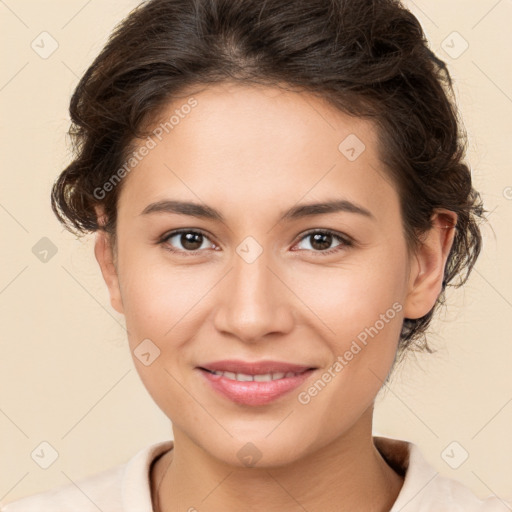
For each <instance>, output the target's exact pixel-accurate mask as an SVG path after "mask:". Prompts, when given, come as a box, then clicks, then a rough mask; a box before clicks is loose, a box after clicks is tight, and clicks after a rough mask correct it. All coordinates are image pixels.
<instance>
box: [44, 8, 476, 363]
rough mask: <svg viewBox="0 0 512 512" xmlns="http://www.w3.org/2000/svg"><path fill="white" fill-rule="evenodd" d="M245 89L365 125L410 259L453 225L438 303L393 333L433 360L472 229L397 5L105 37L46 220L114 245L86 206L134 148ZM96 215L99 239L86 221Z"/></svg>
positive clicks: (444, 84)
mask: <svg viewBox="0 0 512 512" xmlns="http://www.w3.org/2000/svg"><path fill="white" fill-rule="evenodd" d="M223 81H241V82H254V83H259V84H264V85H270V86H275V87H277V86H282V85H283V84H284V85H285V86H287V87H289V88H290V89H292V88H293V89H295V90H297V91H306V92H309V93H314V94H316V95H318V96H319V97H321V98H324V99H326V100H327V101H328V102H330V104H332V105H333V106H335V107H336V108H338V109H339V110H341V111H343V112H345V113H348V114H351V115H355V116H361V117H366V118H369V119H371V120H372V121H373V122H375V124H376V126H377V127H378V129H379V146H380V147H379V150H380V156H381V159H382V161H383V163H384V164H385V166H386V167H387V169H388V170H389V173H390V175H391V176H392V178H393V180H394V182H395V184H396V186H397V189H398V191H399V193H400V198H401V209H402V216H403V228H404V233H405V236H406V239H407V242H408V246H409V247H410V248H411V247H412V248H414V247H416V244H418V243H420V241H419V235H420V234H421V233H423V232H425V230H427V229H428V228H429V227H430V226H431V216H432V214H433V212H434V210H435V209H436V208H445V209H448V210H451V211H453V212H455V213H456V214H457V215H458V222H457V225H456V228H455V230H456V231H455V239H454V243H453V246H452V249H451V252H450V255H449V258H448V261H447V265H446V269H445V275H444V281H443V290H442V292H441V294H440V296H439V298H438V300H437V302H436V304H435V306H434V307H433V308H432V310H431V311H430V312H429V313H428V314H427V315H425V316H424V317H422V318H419V319H405V320H404V323H403V327H402V332H401V337H400V344H399V349H398V352H397V354H398V355H399V356H401V355H402V354H403V353H405V350H406V349H408V348H409V349H411V350H417V351H427V352H430V353H431V352H433V350H432V349H431V348H430V347H429V346H428V343H427V340H426V337H425V332H426V329H427V327H428V325H429V323H430V321H431V318H432V316H433V313H434V310H435V309H436V307H437V306H438V305H439V304H442V303H444V291H445V286H446V285H448V284H449V283H452V285H454V286H461V285H462V284H463V283H464V282H465V281H466V280H467V278H468V276H469V273H470V271H471V269H472V267H473V265H474V263H475V261H476V259H477V257H478V254H479V252H480V248H481V234H480V230H479V227H478V221H479V220H480V219H483V218H484V209H483V207H482V204H481V200H480V196H479V194H478V193H477V192H476V191H475V190H474V189H473V187H472V182H471V173H470V170H469V168H468V166H467V165H466V164H465V163H464V162H463V158H464V154H465V146H466V137H465V133H464V130H463V127H462V123H461V121H460V120H459V118H458V117H459V116H458V111H457V108H456V105H455V101H454V99H453V90H452V82H451V78H450V74H449V72H448V70H447V68H446V65H445V64H444V62H443V61H441V60H440V59H439V58H438V57H436V56H435V55H434V53H433V52H432V51H431V50H430V49H429V47H428V42H427V40H426V37H425V35H424V32H423V30H422V28H421V25H420V23H419V21H418V20H417V19H416V18H415V17H414V15H413V14H412V13H411V12H409V11H408V10H407V9H406V8H405V7H404V6H403V5H402V4H401V3H400V2H399V1H396V0H288V1H286V2H284V1H282V0H149V1H146V2H143V3H142V4H140V5H139V6H138V7H137V8H135V9H134V10H133V11H132V12H131V13H130V14H129V15H128V16H127V17H126V18H125V19H124V20H123V21H122V22H121V23H119V24H118V25H117V26H116V28H115V29H114V31H113V33H112V34H111V36H110V38H109V40H108V43H107V44H106V46H105V47H104V48H103V50H102V51H101V53H100V54H99V55H98V56H97V57H96V59H95V60H94V62H93V63H92V65H91V66H90V67H89V69H88V70H87V71H86V73H85V74H84V76H83V77H82V78H81V80H80V82H79V83H78V85H77V87H76V90H75V91H74V93H73V96H72V98H71V103H70V115H71V120H72V124H71V127H70V130H69V134H70V136H71V140H72V143H73V149H74V154H75V158H74V160H73V161H72V162H71V163H70V164H69V166H68V167H67V168H66V169H65V170H64V171H63V172H62V173H61V174H60V176H59V177H58V179H57V180H56V182H55V184H54V186H53V190H52V197H51V199H52V208H53V211H54V212H55V214H56V215H57V217H58V219H59V220H60V221H61V222H62V223H63V224H64V225H65V227H67V228H68V229H69V230H70V231H74V232H75V233H85V232H88V231H89V232H92V231H96V230H98V229H104V230H106V231H107V233H108V234H109V235H110V237H111V241H112V243H113V244H114V245H115V231H116V230H115V227H116V207H117V198H118V197H119V193H120V191H121V189H122V184H123V182H122V181H121V182H120V184H119V186H116V187H112V190H111V191H109V193H108V194H103V196H102V197H98V193H97V192H96V193H95V191H97V190H99V189H102V190H104V189H103V188H102V187H103V186H104V184H105V183H107V182H108V181H109V180H111V179H112V176H113V173H114V172H115V171H116V170H118V169H120V168H121V167H122V166H123V164H124V163H125V162H126V159H127V158H128V157H129V154H130V150H131V148H132V147H133V146H132V144H133V141H134V139H135V138H137V137H139V138H141V137H144V136H146V135H147V132H145V131H144V128H145V127H147V126H149V125H150V124H151V121H152V120H154V119H155V118H156V116H158V114H159V113H160V112H162V111H163V109H164V107H165V106H166V105H167V104H168V103H169V102H170V101H173V100H174V99H175V98H177V97H179V95H180V94H182V93H183V91H184V90H187V89H190V87H192V86H199V87H201V86H204V87H206V86H208V84H212V83H216V82H223ZM96 205H102V206H103V208H104V211H105V216H106V223H105V225H99V224H98V219H97V217H96V213H95V210H94V207H95V206H96Z"/></svg>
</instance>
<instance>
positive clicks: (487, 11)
mask: <svg viewBox="0 0 512 512" xmlns="http://www.w3.org/2000/svg"><path fill="white" fill-rule="evenodd" d="M136 4H137V2H136V1H129V0H116V1H109V2H105V1H103V2H100V1H98V0H95V1H94V0H92V1H91V0H89V1H87V0H67V1H56V0H52V1H45V2H41V1H38V0H19V1H14V0H6V1H5V2H4V1H2V2H0V19H1V21H0V23H1V25H0V34H1V38H2V56H3V63H2V66H1V71H0V105H1V119H2V123H1V141H2V166H1V173H2V176H1V188H0V225H1V235H2V244H1V255H2V265H1V266H0V311H1V318H2V320H1V322H2V323H1V326H2V327H1V341H0V347H1V357H0V447H1V455H0V461H1V462H0V500H2V501H5V502H8V501H12V500H14V499H17V498H19V497H22V496H25V495H28V494H31V493H33V492H36V491H41V490H44V489H48V488H50V487H53V486H56V485H60V484H64V483H67V482H69V481H77V480H78V479H80V478H81V477H84V476H86V475H89V474H92V473H95V472H97V471H100V470H102V469H105V468H108V467H111V466H113V465H114V464H118V463H121V462H124V461H126V460H127V459H128V458H129V457H131V456H132V455H133V454H135V452H136V451H138V450H139V449H141V448H143V447H144V446H146V445H148V444H149V443H153V442H156V441H159V440H163V439H167V438H168V437H169V436H170V428H169V426H168V423H167V420H166V418H165V417H164V415H163V414H162V413H161V411H160V410H159V409H158V408H157V406H156V405H154V403H153V402H152V400H151V398H150V397H149V395H148V394H147V392H146V391H145V389H144V388H143V386H142V384H141V382H140V380H139V378H138V375H137V373H136V371H135V369H134V367H133V364H132V361H131V358H130V354H129V352H128V350H127V347H126V342H125V331H124V329H123V318H122V317H121V316H120V315H118V314H117V313H116V312H115V311H114V310H113V309H112V308H111V307H110V304H109V300H108V295H107V291H106V287H105V285H104V283H103V281H102V279H101V274H100V272H99V268H98V267H97V264H96V261H95V259H94V254H93V245H92V244H93V240H94V238H93V236H89V237H88V238H85V239H83V240H81V241H80V240H76V239H75V238H74V237H73V236H72V235H70V234H69V233H67V232H66V231H63V229H62V227H61V226H60V225H59V224H58V223H57V221H56V219H55V218H54V216H53V213H52V212H51V209H50V203H49V192H50V187H51V184H52V182H53V180H54V179H55V178H56V176H57V174H58V173H59V172H60V170H61V169H62V168H63V167H64V166H65V164H66V162H68V160H69V156H70V155H69V147H68V146H67V138H66V136H65V133H66V130H67V128H68V121H69V118H68V113H67V107H68V103H69V98H70V95H71V93H72V91H73V88H74V87H75V85H76V83H77V81H78V77H79V76H81V74H82V73H83V72H84V71H85V70H86V68H87V66H88V65H89V64H90V63H91V62H92V60H93V58H94V57H95V56H96V54H97V53H98V52H99V50H100V49H101V47H102V46H103V44H104V43H105V42H106V38H107V36H108V34H109V33H110V31H111V30H112V28H113V27H114V25H115V24H116V23H117V22H118V21H119V20H121V18H122V17H124V16H125V15H126V14H127V13H128V12H129V10H130V9H131V8H133V7H134V6H135V5H136ZM406 5H408V6H409V7H410V8H411V10H412V11H413V12H414V13H415V14H416V15H417V16H418V17H419V19H420V20H421V22H422V24H423V26H424V29H425V31H426V33H427V35H428V38H429V40H430V41H431V46H432V48H433V49H434V50H435V51H436V52H438V54H439V55H440V56H441V57H442V58H443V59H444V60H446V61H447V62H448V64H449V66H450V69H451V71H452V74H453V76H454V78H455V80H456V89H457V95H458V99H459V102H460V106H461V110H462V114H463V116H464V118H465V125H466V128H467V130H468V132H469V135H470V139H469V140H470V151H469V154H468V157H469V161H470V163H471V165H472V168H473V172H474V177H475V182H476V185H477V187H479V189H480V190H481V192H482V194H483V197H484V200H485V202H486V206H487V209H488V210H490V211H491V212H492V213H491V215H490V222H491V226H488V227H486V228H484V233H485V246H484V251H485V252H484V254H483V256H482V257H481V259H480V261H479V263H478V265H477V267H476V270H475V272H474V274H473V276H472V278H471V279H470V281H469V283H468V284H467V286H466V287H465V290H464V291H456V292H454V293H451V295H450V297H451V301H450V303H449V307H448V308H447V309H446V311H445V313H443V315H441V317H440V319H439V321H437V322H436V324H435V326H434V327H435V328H434V329H433V334H432V335H431V337H430V340H431V344H432V345H433V346H435V347H436V348H438V350H439V352H438V353H437V354H434V355H424V356H416V357H413V358H411V359H410V361H409V362H408V363H407V364H406V366H404V368H403V370H402V371H399V372H398V373H397V374H396V376H395V379H394V381H393V382H392V385H391V386H390V387H389V389H388V390H387V391H386V393H385V394H383V396H382V399H381V400H379V402H378V406H377V409H376V414H375V434H378V435H388V436H391V437H398V438H402V439H408V440H411V441H413V442H415V443H417V444H418V445H419V446H420V447H421V449H422V451H423V453H424V454H425V457H426V458H427V459H428V460H429V461H430V462H431V464H432V465H434V466H435V467H436V469H437V470H438V471H439V473H441V474H442V475H447V476H449V477H452V478H456V479H458V480H460V481H461V482H463V483H464V484H465V485H467V486H468V487H470V488H471V489H473V490H474V492H475V493H476V494H478V495H481V496H486V495H488V494H490V493H494V494H497V495H499V496H501V497H502V498H503V499H507V500H511V499H512V464H511V461H512V443H511V442H510V437H509V435H510V432H511V426H512V378H511V362H512V336H511V329H512V320H511V319H512V286H511V284H512V270H511V265H510V254H511V252H512V242H511V236H510V235H511V234H512V232H511V229H510V225H511V223H512V188H511V187H512V164H511V161H512V143H511V142H510V135H511V132H512V130H511V121H510V120H511V119H512V65H511V61H510V51H511V49H512V31H511V30H510V26H511V23H512V2H511V1H510V0H501V1H497V0H478V1H469V0H449V1H447V0H443V1H441V0H436V1H426V0H416V1H415V2H412V1H408V2H406ZM43 31H46V32H48V33H49V34H51V36H52V37H53V38H54V39H55V40H56V41H57V43H58V48H57V50H56V51H55V52H54V53H53V54H52V55H50V56H49V57H48V58H46V59H43V58H41V57H40V55H39V54H38V53H36V52H35V51H34V50H33V49H32V48H31V43H32V41H34V40H35V44H39V45H40V47H41V46H42V43H40V40H41V38H40V37H39V38H38V36H39V34H40V33H41V32H43ZM454 31H456V32H458V33H459V34H460V35H461V36H462V38H464V40H465V41H467V42H468V43H469V47H468V48H467V50H466V51H465V52H464V53H462V54H461V55H458V54H459V53H460V52H461V51H462V50H463V48H464V46H463V44H464V40H462V39H460V38H459V37H458V36H457V35H453V32H454ZM41 37H48V36H41ZM45 41H46V43H45V48H46V49H47V50H48V49H50V48H51V46H50V40H49V39H46V40H45ZM443 41H445V43H443ZM442 47H446V48H447V50H448V51H449V52H450V53H451V56H449V55H448V54H447V53H445V51H444V50H443V49H442ZM39 51H42V49H41V50H39ZM43 237H47V238H49V239H50V240H51V241H52V243H53V244H54V245H55V246H56V248H57V250H58V252H57V253H56V254H55V255H54V256H53V257H51V258H49V259H48V261H47V262H46V263H43V262H42V261H40V260H39V259H38V258H37V257H36V256H35V255H34V254H33V252H32V248H33V247H34V245H35V244H36V243H37V242H38V241H39V240H40V239H41V238H43ZM43 441H46V442H48V443H50V444H51V445H52V446H53V447H54V448H55V450H56V451H57V452H58V454H59V457H58V459H57V460H56V461H55V463H54V464H52V465H51V466H50V467H49V468H48V469H42V468H40V467H39V466H38V465H37V464H36V463H35V462H34V460H33V459H32V458H31V453H32V452H33V450H35V449H36V448H37V447H38V446H39V445H40V443H41V442H43ZM453 441H456V442H457V443H459V445H460V447H456V448H455V451H454V452H453V455H454V457H455V459H456V458H458V457H460V456H461V453H462V450H466V451H467V452H468V453H469V458H468V459H467V460H466V461H465V462H464V463H463V464H462V465H461V466H460V467H459V468H458V469H452V468H451V467H450V466H449V465H448V464H447V462H445V459H444V458H443V457H442V453H443V451H444V450H445V448H446V447H447V446H448V445H450V443H452V442H453ZM447 460H449V459H447ZM452 460H454V459H453V458H452Z"/></svg>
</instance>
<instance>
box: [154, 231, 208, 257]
mask: <svg viewBox="0 0 512 512" xmlns="http://www.w3.org/2000/svg"><path fill="white" fill-rule="evenodd" d="M207 240H209V239H208V237H207V236H206V235H204V234H203V233H201V232H200V231H192V230H180V231H173V232H172V233H170V234H169V235H167V236H165V237H164V238H163V239H162V240H161V242H162V243H166V244H167V245H169V246H171V247H170V250H171V251H176V252H194V251H198V250H200V249H204V248H208V247H207V246H206V247H204V246H203V244H204V243H205V242H206V241H207ZM211 245H212V246H213V244H211ZM180 246H181V247H180Z"/></svg>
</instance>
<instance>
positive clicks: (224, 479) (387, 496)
mask: <svg viewBox="0 0 512 512" xmlns="http://www.w3.org/2000/svg"><path fill="white" fill-rule="evenodd" d="M371 412H373V411H371ZM369 425H370V429H369V430H368V428H361V425H360V424H359V423H358V424H357V425H355V426H354V427H353V428H352V429H351V430H350V431H349V432H347V433H345V434H344V435H343V436H341V437H339V438H337V439H335V440H334V441H333V442H332V443H330V444H328V445H327V446H324V447H323V448H322V449H320V450H317V451H315V452H314V453H312V454H310V455H308V456H306V457H303V458H301V459H299V460H295V461H293V462H292V463H289V464H285V465H282V466H279V467H272V468H258V467H251V468H246V467H233V466H230V465H227V464H225V463H223V462H222V461H219V460H218V459H215V458H213V457H211V456H210V455H209V454H207V453H206V452H204V450H202V449H201V447H199V446H197V445H196V444H195V443H194V442H193V441H192V440H191V439H190V438H188V436H186V435H185V434H184V432H182V431H180V430H178V429H175V430H174V439H175V441H174V448H173V449H172V450H171V451H170V452H168V453H166V454H165V455H164V456H163V457H161V458H160V459H159V460H158V461H157V463H156V464H155V468H154V470H153V476H152V487H153V488H152V492H153V495H156V494H157V493H158V502H159V507H160V510H158V509H157V511H158V512H177V511H178V510H180V511H184V510H186V511H190V512H197V511H201V512H213V511H218V510H223V511H225V512H234V511H239V510H245V511H247V512H252V511H261V510H265V511H266V512H274V511H279V512H292V511H297V510H300V509H302V510H308V511H310V512H313V511H317V510H321V511H322V512H330V511H332V512H334V511H336V512H349V511H350V512H358V511H368V510H372V511H375V512H386V511H389V510H390V508H391V507H392V505H393V503H394V502H395V501H396V498H397V496H398V494H399V492H400V489H401V487H402V484H403V477H401V476H400V475H398V474H397V473H396V472H395V471H394V470H393V469H392V468H391V467H390V466H389V465H388V464H387V463H386V461H385V460H384V459H383V457H382V456H381V454H380V453H379V451H378V450H377V448H376V447H375V445H374V444H373V438H372V434H371V420H370V424H369ZM159 482H161V483H160V485H158V484H159ZM157 487H159V489H157Z"/></svg>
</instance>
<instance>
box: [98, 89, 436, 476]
mask: <svg viewBox="0 0 512 512" xmlns="http://www.w3.org/2000/svg"><path fill="white" fill-rule="evenodd" d="M187 100H188V103H187ZM173 115H174V117H173V118H172V120H171V121H170V122H169V123H168V124H167V125H166V127H165V128H162V127H161V126H160V127H158V126H155V129H156V130H155V132H154V135H152V142H148V141H149V139H145V140H142V141H140V145H139V147H140V148H142V147H143V146H144V145H145V144H146V148H149V149H147V151H144V150H142V152H141V151H139V155H144V156H143V157H142V158H141V160H140V162H139V163H138V164H137V166H136V167H135V168H133V170H131V171H130V172H129V173H128V174H127V175H126V177H125V182H124V184H123V189H122V192H121V194H120V198H119V203H118V221H117V222H118V224H117V236H118V240H117V243H118V246H117V258H118V259H117V268H116V271H115V272H114V270H113V267H112V266H110V267H108V266H107V265H106V264H105V261H106V260H105V254H106V253H105V251H104V249H105V246H102V245H101V244H102V240H99V242H98V243H97V247H96V255H97V257H98V260H99V262H100V265H101V266H102V270H103V275H104V276H105V279H106V281H107V284H108V286H109V290H110V293H111V301H112V304H113V306H114V307H115V308H116V309H117V310H118V311H119V312H122V313H123V314H124V315H125V317H126V326H127V329H128V331H129V344H130V348H131V350H132V354H133V359H134V363H135V365H136V368H137V370H138V372H139V374H140V376H141V378H142V381H143V382H144V384H145V386H146V387H147V389H148V391H149V393H150V394H151V396H152V397H153V399H154V400H155V401H156V403H157V404H158V405H159V407H160V408H161V409H162V410H163V411H164V412H165V414H166V415H167V416H168V417H169V418H170V419H171V420H172V423H173V427H174V434H175V437H176V439H178V437H180V436H181V437H182V438H185V437H186V438H187V439H188V440H190V441H192V442H193V443H194V445H196V446H198V447H199V448H201V449H203V450H204V451H206V452H207V453H209V454H211V455H213V456H214V457H216V458H218V459H220V460H223V461H225V462H227V463H229V464H235V465H244V464H245V465H247V464H248V461H250V460H253V461H256V459H258V458H261V459H260V461H259V462H258V464H259V465H265V464H267V465H269V466H272V465H277V464H284V463H287V462H291V461H293V460H296V459H298V458H300V457H302V456H305V455H307V454H310V453H313V452H314V451H315V450H318V449H320V448H322V447H326V446H327V445H328V444H329V443H332V442H334V441H335V440H337V439H339V438H340V437H342V436H344V435H346V436H348V435H349V432H352V433H353V434H354V435H356V434H355V433H356V432H358V433H361V429H363V428H364V429H366V430H365V432H367V431H369V429H371V414H370V413H371V410H372V405H373V401H374V399H375V396H376V394H377V393H378V391H379V389H380V388H381V387H382V385H383V382H384V381H385V379H386V376H387V375H388V373H389V371H390V369H391V366H392V363H393V360H394V357H395V353H396V349H397V344H398V339H399V333H400V329H401V324H402V320H403V318H404V316H408V317H409V318H418V317H420V316H422V315H424V314H425V313H427V312H428V311H429V309H430V308H431V307H432V305H433V304H434V302H435V298H436V297H437V294H438V292H439V291H440V283H441V280H442V266H443V264H444V263H443V262H442V261H441V260H440V258H439V256H440V255H441V251H442V247H443V243H444V242H443V239H442V236H444V233H445V232H446V231H442V230H441V231H439V233H441V234H440V235H438V236H437V237H435V239H434V241H433V242H432V243H431V245H430V247H431V248H432V251H431V252H429V253H428V254H427V253H425V257H424V258H423V256H421V255H420V256H418V257H411V258H410V259H409V258H408V253H407V248H406V241H405V238H404V234H403V229H402V220H401V214H400V207H399V197H398V194H397V191H396V190H395V186H394V185H393V183H392V182H391V181H390V180H389V178H388V177H387V175H386V174H385V172H384V169H383V166H382V164H381V162H380V161H379V158H378V155H377V152H376V145H377V139H376V132H375V131H374V129H373V126H372V125H371V124H370V123H369V122H368V121H365V120H362V119H359V118H353V117H349V116H347V115H344V114H342V113H340V112H339V111H337V110H335V109H333V108H332V107H329V106H328V105H327V104H326V103H325V102H323V101H321V100H319V99H318V98H315V97H313V96H311V95H306V94H297V93H291V92H283V91H282V90H278V89H275V88H265V87H261V86H258V87H249V86H241V85H229V86H228V85H227V84H222V85H216V86H210V87H209V88H207V89H205V90H203V91H202V92H200V93H198V94H195V95H193V96H192V97H190V98H189V97H186V98H184V99H183V100H182V101H177V102H176V103H173V105H172V106H169V108H168V110H167V111H166V112H164V113H163V115H162V119H163V122H165V121H168V120H169V119H171V116H173ZM166 201H168V202H170V201H173V202H180V203H187V204H193V205H196V206H191V205H189V206H184V205H182V206H180V207H178V208H176V203H175V205H174V206H175V208H174V209H173V208H172V207H171V206H172V205H171V204H170V203H167V204H166V203H165V202H166ZM317 203H336V204H335V205H334V206H332V207H319V206H318V207H314V208H313V207H312V206H311V205H312V204H317ZM155 204H156V205H157V206H151V205H155ZM158 205H159V206H158ZM176 230H183V232H184V233H181V234H175V233H173V232H174V231H176ZM312 230H317V231H318V232H319V234H316V235H315V234H311V233H310V232H311V231H312ZM187 233H188V235H187ZM330 233H331V234H330ZM102 236H103V235H101V237H102ZM338 237H339V238H338ZM164 239H165V240H164ZM436 251H437V252H436ZM445 251H446V248H445ZM441 256H442V255H441ZM422 258H423V259H422ZM109 268H110V270H109ZM436 279H437V280H436ZM228 360H229V361H231V362H232V364H233V365H235V366H230V364H229V363H226V362H225V361H228ZM233 361H234V362H233ZM262 361H263V362H269V361H270V362H274V363H275V364H276V365H277V366H265V365H260V366H250V364H249V363H258V362H262ZM236 363H239V364H241V366H236ZM243 363H246V365H245V366H244V365H243ZM291 365H298V366H297V367H292V366H291ZM207 368H209V369H210V370H217V371H222V370H223V369H224V370H225V371H227V372H228V373H227V374H221V375H220V376H219V375H217V376H215V375H214V374H212V373H210V372H208V371H207ZM303 370H307V371H305V372H304V371H303ZM289 372H291V373H289ZM236 373H242V374H245V376H244V375H242V376H238V377H237V376H236V375H235V374H236ZM271 374H272V375H271ZM283 374H285V375H283ZM247 375H249V377H247ZM254 375H257V377H256V378H254ZM237 379H242V382H240V381H239V380H237ZM246 379H249V381H247V380H246ZM269 379H274V380H271V381H270V380H269ZM247 443H252V444H247ZM247 457H248V458H247Z"/></svg>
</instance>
